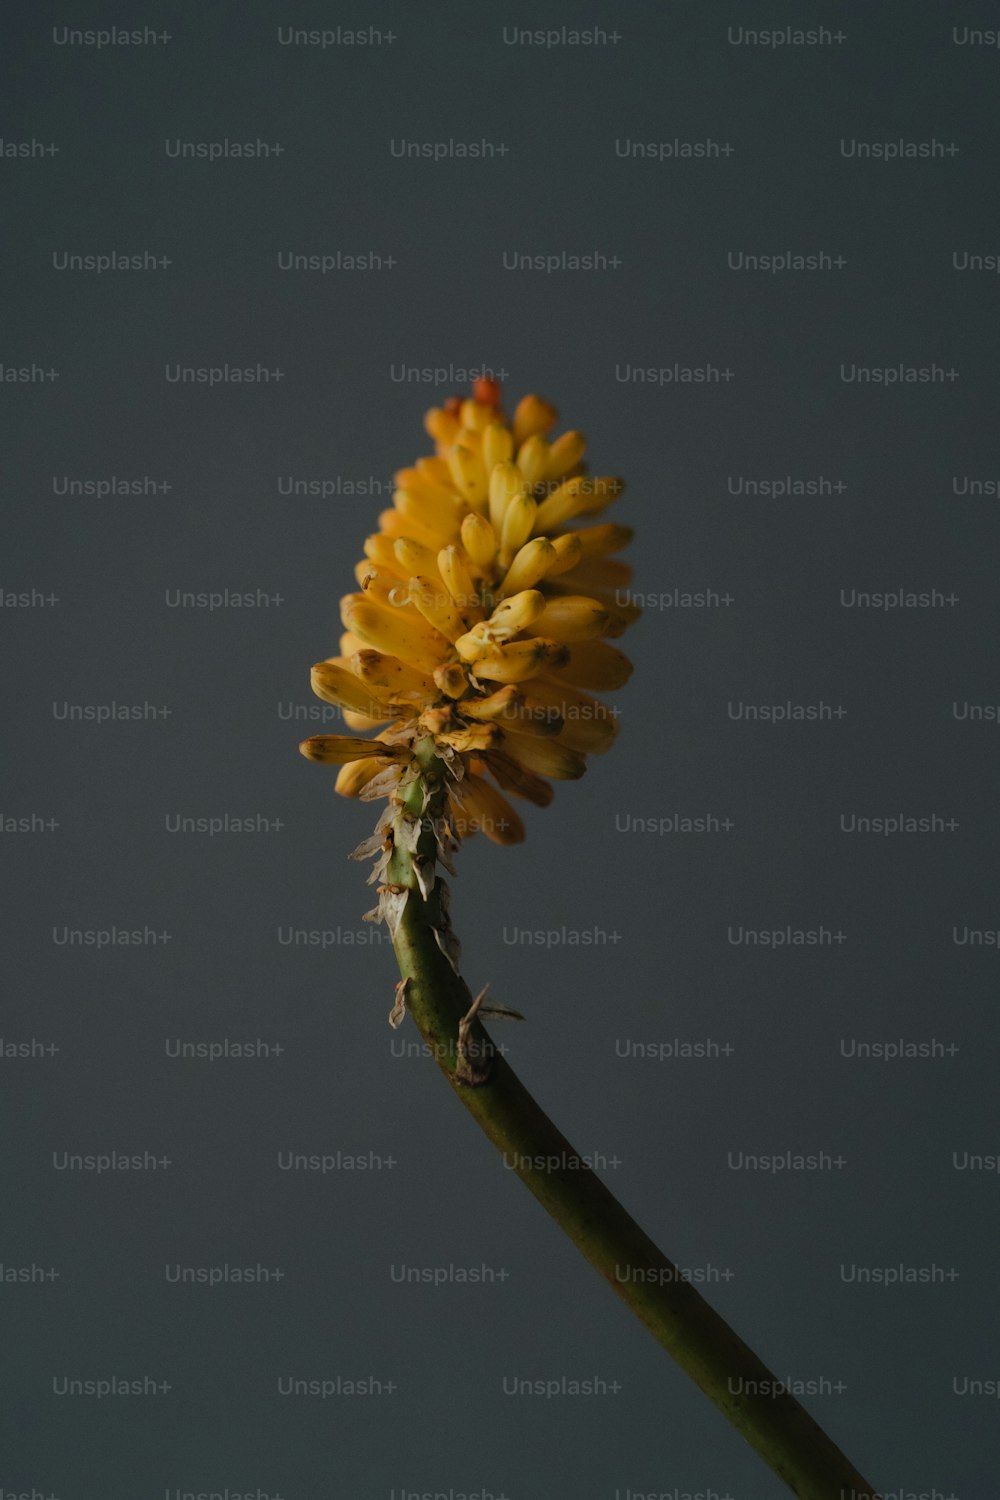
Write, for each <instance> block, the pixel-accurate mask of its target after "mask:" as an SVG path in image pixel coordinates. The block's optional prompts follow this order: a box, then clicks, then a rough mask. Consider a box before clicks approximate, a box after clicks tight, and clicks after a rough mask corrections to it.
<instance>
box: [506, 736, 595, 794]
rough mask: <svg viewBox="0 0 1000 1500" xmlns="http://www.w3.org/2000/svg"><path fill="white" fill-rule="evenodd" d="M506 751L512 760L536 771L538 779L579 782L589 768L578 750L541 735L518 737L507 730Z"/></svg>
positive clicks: (529, 769)
mask: <svg viewBox="0 0 1000 1500" xmlns="http://www.w3.org/2000/svg"><path fill="white" fill-rule="evenodd" d="M503 738H504V750H505V751H506V752H507V754H508V755H510V756H511V757H512V759H514V760H516V761H517V762H518V763H519V764H520V765H522V766H524V767H525V769H526V770H528V771H534V773H535V775H536V776H548V777H551V778H552V780H554V781H576V780H577V778H578V777H580V776H582V775H583V773H584V771H585V770H586V769H587V763H586V761H585V760H584V758H583V756H582V755H581V754H580V753H579V751H577V750H571V749H570V748H569V746H568V745H563V744H560V742H559V741H558V740H554V739H542V738H539V737H538V736H537V735H529V734H514V733H512V732H511V731H510V730H509V729H507V728H505V729H504V731H503Z"/></svg>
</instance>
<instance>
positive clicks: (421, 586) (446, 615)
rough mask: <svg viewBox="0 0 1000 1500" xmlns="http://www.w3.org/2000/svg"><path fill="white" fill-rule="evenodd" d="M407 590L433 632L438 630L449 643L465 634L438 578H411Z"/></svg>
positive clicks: (459, 617) (459, 616)
mask: <svg viewBox="0 0 1000 1500" xmlns="http://www.w3.org/2000/svg"><path fill="white" fill-rule="evenodd" d="M409 588H410V599H411V600H412V601H413V603H414V605H415V606H416V608H417V609H418V610H419V611H420V613H421V614H422V615H423V617H424V619H425V620H426V621H427V623H428V624H429V625H432V626H433V627H434V629H435V630H440V632H441V634H442V635H444V636H447V638H448V640H449V641H454V640H457V639H458V637H459V636H460V635H464V634H465V621H464V620H463V619H462V616H461V615H460V614H459V612H458V610H457V608H456V607H455V603H454V601H453V599H452V597H451V594H450V593H449V592H448V590H447V589H446V588H445V586H444V584H443V583H442V582H441V580H440V579H439V578H426V577H420V576H418V577H416V578H411V579H410V584H409Z"/></svg>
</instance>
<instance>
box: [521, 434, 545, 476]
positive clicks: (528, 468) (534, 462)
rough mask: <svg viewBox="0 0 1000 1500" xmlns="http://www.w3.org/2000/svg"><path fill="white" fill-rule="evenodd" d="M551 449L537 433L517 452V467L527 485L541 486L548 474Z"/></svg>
mask: <svg viewBox="0 0 1000 1500" xmlns="http://www.w3.org/2000/svg"><path fill="white" fill-rule="evenodd" d="M551 451H552V450H551V449H550V448H549V445H548V443H547V442H546V441H545V439H544V438H543V437H541V436H540V434H538V433H534V434H533V435H532V436H531V437H530V438H527V439H526V440H525V441H524V442H523V443H522V444H521V446H520V448H518V450H517V467H518V468H519V469H520V471H521V473H522V474H523V475H524V478H525V481H526V482H527V483H528V484H529V485H536V484H541V482H542V480H543V479H544V478H545V475H546V474H547V472H548V467H549V459H550V456H551Z"/></svg>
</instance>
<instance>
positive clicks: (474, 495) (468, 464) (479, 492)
mask: <svg viewBox="0 0 1000 1500" xmlns="http://www.w3.org/2000/svg"><path fill="white" fill-rule="evenodd" d="M447 459H448V465H449V467H450V469H451V477H452V480H453V481H454V484H455V488H456V489H457V490H458V493H459V494H460V495H461V496H462V499H463V500H464V501H465V502H466V503H467V504H468V505H470V506H471V507H472V509H473V510H474V511H478V512H479V514H480V515H482V514H483V513H484V512H485V510H486V483H487V481H486V469H485V467H484V465H483V460H482V458H481V456H480V455H479V454H478V453H475V452H473V450H472V449H471V448H467V447H463V446H462V445H461V444H460V443H454V444H453V445H452V447H450V448H449V449H448V452H447Z"/></svg>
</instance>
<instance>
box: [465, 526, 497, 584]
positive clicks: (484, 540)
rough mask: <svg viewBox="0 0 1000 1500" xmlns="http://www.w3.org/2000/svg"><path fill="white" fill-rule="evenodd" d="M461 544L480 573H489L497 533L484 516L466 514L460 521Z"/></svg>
mask: <svg viewBox="0 0 1000 1500" xmlns="http://www.w3.org/2000/svg"><path fill="white" fill-rule="evenodd" d="M462 546H463V547H464V548H465V550H466V552H467V553H468V554H469V557H470V558H471V560H472V563H473V566H474V567H476V568H478V569H479V571H480V573H483V574H489V573H490V572H491V571H492V568H493V559H494V558H495V557H496V555H497V535H496V532H495V531H494V530H493V527H492V526H491V525H490V523H489V521H487V520H486V518H485V517H484V516H466V518H465V520H464V521H463V522H462Z"/></svg>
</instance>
